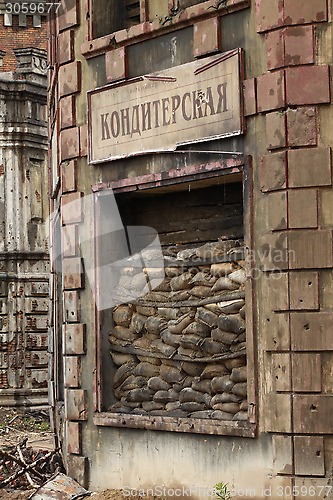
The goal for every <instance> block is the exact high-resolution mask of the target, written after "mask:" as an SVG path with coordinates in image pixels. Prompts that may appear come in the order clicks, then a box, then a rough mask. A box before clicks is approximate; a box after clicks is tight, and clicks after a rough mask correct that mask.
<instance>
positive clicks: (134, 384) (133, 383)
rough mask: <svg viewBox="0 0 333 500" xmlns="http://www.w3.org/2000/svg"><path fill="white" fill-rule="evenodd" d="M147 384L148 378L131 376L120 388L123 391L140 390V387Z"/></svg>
mask: <svg viewBox="0 0 333 500" xmlns="http://www.w3.org/2000/svg"><path fill="white" fill-rule="evenodd" d="M146 384H147V378H146V377H136V376H135V375H130V376H129V377H127V379H126V380H124V382H123V383H122V384H121V386H120V387H121V390H123V391H131V390H132V389H139V388H140V387H144V386H145V385H146Z"/></svg>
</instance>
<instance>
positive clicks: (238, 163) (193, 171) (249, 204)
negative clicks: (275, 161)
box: [93, 152, 258, 438]
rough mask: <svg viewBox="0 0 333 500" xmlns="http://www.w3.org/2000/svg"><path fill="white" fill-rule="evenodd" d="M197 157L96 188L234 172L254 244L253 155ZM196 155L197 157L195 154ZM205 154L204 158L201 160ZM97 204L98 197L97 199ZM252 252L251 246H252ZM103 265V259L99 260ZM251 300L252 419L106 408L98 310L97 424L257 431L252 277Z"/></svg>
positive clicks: (147, 185)
mask: <svg viewBox="0 0 333 500" xmlns="http://www.w3.org/2000/svg"><path fill="white" fill-rule="evenodd" d="M194 154H195V156H196V158H197V159H196V160H194V159H192V157H191V154H190V153H189V152H175V153H174V155H175V157H176V156H179V155H180V156H183V158H185V157H186V159H187V161H186V166H184V168H181V169H177V170H171V171H168V172H163V173H160V174H147V175H144V176H141V177H135V178H127V179H122V180H119V181H115V182H111V183H107V184H105V183H102V184H98V185H96V186H93V191H94V192H95V193H96V197H97V199H98V197H99V196H103V195H105V193H106V192H107V191H108V190H110V188H112V190H113V192H114V193H115V194H118V193H124V192H129V191H134V190H138V189H139V190H146V189H154V188H156V189H157V188H159V187H166V186H172V185H177V184H178V185H179V184H182V183H189V182H191V183H193V182H196V181H198V182H200V181H204V182H205V183H206V184H207V181H208V182H209V181H210V180H211V182H212V183H213V182H214V180H215V181H216V180H217V179H218V178H221V177H224V178H225V176H228V180H231V179H233V178H236V179H237V178H238V179H240V177H241V178H242V181H243V203H244V205H243V206H244V214H243V215H244V238H245V244H246V247H247V248H252V238H253V236H252V222H251V221H252V217H253V199H252V173H251V160H250V158H249V157H245V156H243V155H230V154H223V153H219V152H216V153H213V156H214V161H208V162H207V161H206V162H205V161H202V160H203V159H204V158H205V157H206V158H207V159H208V156H207V155H210V157H211V156H212V153H211V152H195V153H194ZM193 158H194V157H193ZM200 158H201V160H200ZM96 205H97V203H96ZM250 255H251V252H250ZM250 266H251V267H252V262H251V263H250ZM96 267H98V262H96ZM245 294H246V303H247V304H248V310H250V311H252V315H251V316H250V317H248V316H247V318H246V322H247V326H246V332H247V340H246V341H247V367H248V386H247V389H248V403H249V418H248V420H247V421H223V420H221V421H220V420H209V419H198V418H175V417H168V416H163V417H162V416H143V415H133V414H119V413H112V412H105V411H102V391H103V377H102V364H101V363H102V338H101V328H100V325H101V321H100V313H98V311H96V318H95V319H96V330H97V339H96V351H95V374H96V375H95V377H96V380H95V384H94V387H95V389H96V390H95V394H94V400H95V413H94V419H93V421H94V424H95V425H97V426H108V427H120V428H121V427H122V428H137V429H150V430H160V431H161V430H164V431H173V432H190V433H200V434H213V435H230V436H243V437H251V438H254V437H256V436H257V420H258V418H257V406H258V401H257V400H258V395H257V373H256V366H257V363H256V357H255V339H254V325H255V311H254V307H253V304H254V283H253V281H252V280H250V281H248V282H247V283H246V289H245Z"/></svg>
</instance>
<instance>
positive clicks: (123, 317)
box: [112, 304, 133, 328]
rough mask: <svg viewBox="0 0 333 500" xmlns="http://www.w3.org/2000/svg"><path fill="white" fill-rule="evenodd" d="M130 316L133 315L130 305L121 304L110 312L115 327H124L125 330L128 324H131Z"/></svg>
mask: <svg viewBox="0 0 333 500" xmlns="http://www.w3.org/2000/svg"><path fill="white" fill-rule="evenodd" d="M132 314H133V306H132V305H131V304H129V305H124V304H122V305H120V306H117V307H115V308H114V309H113V311H112V317H113V321H114V322H115V324H116V325H121V326H125V327H126V328H127V327H129V324H130V322H131V318H132Z"/></svg>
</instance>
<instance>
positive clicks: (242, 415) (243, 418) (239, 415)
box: [232, 410, 248, 422]
mask: <svg viewBox="0 0 333 500" xmlns="http://www.w3.org/2000/svg"><path fill="white" fill-rule="evenodd" d="M247 419H248V414H247V411H242V410H241V411H239V412H237V413H235V415H234V416H233V419H232V420H240V421H243V422H244V421H246V420H247Z"/></svg>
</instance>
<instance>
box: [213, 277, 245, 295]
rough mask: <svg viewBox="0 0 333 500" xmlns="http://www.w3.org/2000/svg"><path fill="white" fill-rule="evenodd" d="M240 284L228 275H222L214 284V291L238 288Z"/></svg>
mask: <svg viewBox="0 0 333 500" xmlns="http://www.w3.org/2000/svg"><path fill="white" fill-rule="evenodd" d="M238 287H239V285H238V284H237V283H235V282H234V281H232V280H231V279H230V278H229V277H228V276H222V277H221V278H219V279H218V280H217V282H216V283H215V284H214V285H213V286H212V292H213V293H215V292H221V291H222V290H230V291H232V290H237V289H238Z"/></svg>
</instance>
